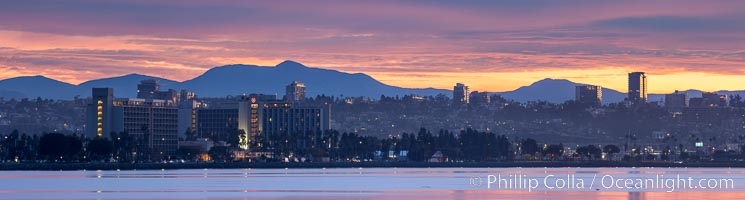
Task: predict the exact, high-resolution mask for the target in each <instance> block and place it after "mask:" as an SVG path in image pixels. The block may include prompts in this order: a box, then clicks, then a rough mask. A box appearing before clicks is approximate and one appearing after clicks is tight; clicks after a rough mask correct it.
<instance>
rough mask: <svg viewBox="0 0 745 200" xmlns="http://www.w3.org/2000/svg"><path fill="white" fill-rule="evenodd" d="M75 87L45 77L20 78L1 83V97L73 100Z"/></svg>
mask: <svg viewBox="0 0 745 200" xmlns="http://www.w3.org/2000/svg"><path fill="white" fill-rule="evenodd" d="M75 87H76V86H75V85H72V84H69V83H65V82H61V81H57V80H54V79H51V78H47V77H44V76H20V77H15V78H9V79H5V80H1V81H0V97H3V98H8V99H10V98H20V97H26V98H36V97H42V98H49V99H72V97H73V96H75V95H73V94H72V93H71V92H72V91H73V90H74V89H75Z"/></svg>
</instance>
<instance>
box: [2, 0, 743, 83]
mask: <svg viewBox="0 0 745 200" xmlns="http://www.w3.org/2000/svg"><path fill="white" fill-rule="evenodd" d="M330 3H331V4H324V5H313V4H308V3H302V2H296V3H293V4H284V3H274V2H248V3H225V2H209V3H201V2H189V1H187V2H181V3H178V4H177V3H173V2H137V1H134V2H131V1H129V2H117V1H110V2H88V1H71V2H53V1H52V2H32V1H23V2H7V3H5V4H6V5H5V6H3V7H2V8H0V11H2V12H0V13H2V14H0V15H1V16H2V17H3V18H5V19H10V20H7V21H4V22H0V36H2V37H0V44H2V45H0V57H2V59H0V70H1V71H3V72H4V73H3V74H2V75H0V79H6V78H11V77H16V76H28V75H44V76H47V77H50V78H54V79H57V80H61V81H65V82H69V83H73V84H76V83H80V82H83V81H85V80H90V79H97V78H104V77H111V76H118V75H124V74H130V73H139V74H146V75H152V76H159V77H164V78H168V79H172V80H177V81H184V80H187V79H188V78H192V77H195V76H197V75H199V74H201V73H203V72H204V71H206V70H208V69H210V68H212V67H215V66H221V65H227V64H236V63H241V64H256V65H264V66H267V65H274V64H276V63H279V62H281V61H283V60H288V59H289V60H295V61H298V62H302V63H306V64H307V65H308V66H311V67H319V68H327V69H335V70H340V71H343V72H351V73H354V72H362V73H366V74H369V75H371V76H373V77H374V78H376V79H378V80H380V81H381V82H384V83H386V84H390V85H395V86H401V87H410V88H423V87H434V88H440V89H449V88H451V87H452V84H453V83H456V82H464V83H465V84H467V85H469V86H470V87H471V89H473V90H478V91H490V92H491V91H494V92H499V91H509V90H513V89H516V88H518V87H520V86H524V85H527V84H529V83H532V82H534V81H536V80H540V79H543V78H558V79H568V80H571V81H574V82H581V83H587V84H593V85H602V86H603V87H605V88H612V89H615V90H619V91H625V89H624V88H625V87H626V77H625V76H624V75H625V74H626V73H628V72H631V71H645V72H647V74H649V75H651V77H653V78H650V80H649V84H650V85H652V86H654V87H650V88H649V91H648V92H649V93H662V94H666V93H670V92H672V91H674V90H686V89H699V90H704V91H716V90H742V89H745V79H744V78H743V77H744V76H743V75H742V74H743V69H742V66H743V65H742V64H743V63H745V60H744V59H743V56H742V52H743V50H742V49H741V47H742V46H743V44H742V42H741V41H743V40H742V37H743V36H742V35H743V34H742V33H743V32H745V27H742V25H741V24H744V23H742V20H743V19H745V18H743V17H742V16H743V15H745V14H744V13H742V11H741V10H742V9H739V7H742V5H743V4H744V3H742V2H727V1H721V2H719V3H716V4H710V3H708V2H697V1H658V2H645V1H631V2H622V3H621V2H582V1H571V2H561V3H558V2H468V3H464V4H458V5H451V4H449V3H447V2H406V3H401V2H330ZM555 4H559V5H555ZM690 8H696V9H690ZM409 11H414V12H409ZM380 13H385V15H380ZM549 19H550V20H549ZM678 33H685V34H678ZM694 39H695V40H694ZM466 80H467V81H466ZM680 80H687V81H680Z"/></svg>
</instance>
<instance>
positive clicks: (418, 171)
mask: <svg viewBox="0 0 745 200" xmlns="http://www.w3.org/2000/svg"><path fill="white" fill-rule="evenodd" d="M688 178H690V179H691V180H692V181H691V182H692V183H693V184H692V185H685V186H680V185H677V187H673V186H675V185H671V184H672V182H678V183H684V182H686V183H687V182H688V181H687V179H688ZM627 179H629V180H631V182H630V183H632V184H630V185H629V184H628V183H626V181H627ZM668 179H674V180H671V181H667V182H666V180H668ZM680 179H685V180H680ZM638 180H641V181H643V182H645V183H639V182H638ZM701 180H702V181H701ZM728 180H731V181H732V182H731V185H730V183H729V182H727V181H728ZM500 181H501V185H500ZM510 181H512V182H510ZM666 183H667V184H668V185H665V184H666ZM699 183H702V184H703V185H702V184H699ZM635 184H646V185H642V187H641V188H640V187H634V186H635ZM712 184H714V185H716V187H710V186H712ZM617 186H620V187H627V186H630V188H619V187H617ZM699 186H702V187H707V188H694V187H699ZM743 186H745V169H730V168H716V169H715V168H372V169H367V168H365V169H362V168H344V169H199V170H193V169H190V170H131V171H3V172H0V199H376V200H380V199H426V200H432V199H745V187H743ZM670 190H673V191H672V192H665V191H670Z"/></svg>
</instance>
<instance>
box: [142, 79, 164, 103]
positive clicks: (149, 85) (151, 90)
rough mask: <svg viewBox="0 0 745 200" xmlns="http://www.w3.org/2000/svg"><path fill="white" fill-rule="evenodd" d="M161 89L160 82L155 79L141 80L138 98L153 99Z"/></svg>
mask: <svg viewBox="0 0 745 200" xmlns="http://www.w3.org/2000/svg"><path fill="white" fill-rule="evenodd" d="M158 91H160V82H159V81H158V80H155V79H147V80H142V81H140V84H137V98H138V99H153V98H154V97H155V93H156V92H158Z"/></svg>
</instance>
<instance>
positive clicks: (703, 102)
mask: <svg viewBox="0 0 745 200" xmlns="http://www.w3.org/2000/svg"><path fill="white" fill-rule="evenodd" d="M689 105H690V107H699V108H705V107H727V95H719V94H717V93H712V92H704V93H701V97H695V98H691V99H690V100H689Z"/></svg>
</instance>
